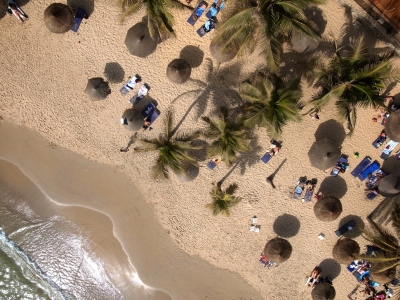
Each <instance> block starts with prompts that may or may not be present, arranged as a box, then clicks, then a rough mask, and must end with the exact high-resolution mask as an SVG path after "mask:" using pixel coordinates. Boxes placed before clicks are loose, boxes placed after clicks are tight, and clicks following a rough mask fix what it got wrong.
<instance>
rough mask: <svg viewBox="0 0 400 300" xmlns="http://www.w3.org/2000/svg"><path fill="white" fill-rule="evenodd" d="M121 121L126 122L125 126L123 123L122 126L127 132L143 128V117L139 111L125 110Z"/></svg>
mask: <svg viewBox="0 0 400 300" xmlns="http://www.w3.org/2000/svg"><path fill="white" fill-rule="evenodd" d="M122 119H124V120H126V123H127V124H126V123H124V124H123V125H124V127H125V129H126V130H129V131H138V130H139V129H141V128H142V127H143V124H144V117H143V116H142V114H141V113H140V111H138V110H136V109H134V108H129V109H127V110H125V112H124V114H123V115H122Z"/></svg>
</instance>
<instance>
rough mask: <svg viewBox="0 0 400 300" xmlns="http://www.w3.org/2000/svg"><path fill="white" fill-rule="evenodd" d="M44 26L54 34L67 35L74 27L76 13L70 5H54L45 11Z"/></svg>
mask: <svg viewBox="0 0 400 300" xmlns="http://www.w3.org/2000/svg"><path fill="white" fill-rule="evenodd" d="M44 24H45V25H46V27H47V28H48V29H49V30H50V31H51V32H53V33H65V32H67V31H68V30H70V29H71V28H72V25H74V13H73V12H72V9H71V8H70V7H69V6H68V5H65V4H62V3H52V4H50V5H49V6H48V7H47V8H46V9H45V11H44Z"/></svg>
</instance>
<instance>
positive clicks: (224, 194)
mask: <svg viewBox="0 0 400 300" xmlns="http://www.w3.org/2000/svg"><path fill="white" fill-rule="evenodd" d="M237 189H238V185H237V184H236V183H233V184H231V185H230V186H228V188H226V189H225V190H224V191H223V190H222V189H221V186H220V185H219V184H214V183H213V188H212V190H211V192H210V195H211V198H212V202H211V203H209V204H207V205H206V207H207V208H209V209H211V210H212V212H213V215H214V216H216V215H218V214H222V215H225V216H227V217H229V216H230V214H231V208H232V207H233V206H235V205H236V204H238V203H239V202H240V201H242V198H240V197H235V196H233V194H234V193H235V192H236V190H237Z"/></svg>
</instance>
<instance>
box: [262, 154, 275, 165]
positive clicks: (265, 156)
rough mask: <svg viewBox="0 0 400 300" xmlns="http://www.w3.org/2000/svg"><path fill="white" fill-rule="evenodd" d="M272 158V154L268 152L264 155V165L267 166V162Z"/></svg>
mask: <svg viewBox="0 0 400 300" xmlns="http://www.w3.org/2000/svg"><path fill="white" fill-rule="evenodd" d="M271 158H272V155H271V153H269V152H267V153H265V154H264V155H263V157H261V160H262V162H263V163H264V164H266V163H267V162H269V161H270V160H271Z"/></svg>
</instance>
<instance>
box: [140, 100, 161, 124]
mask: <svg viewBox="0 0 400 300" xmlns="http://www.w3.org/2000/svg"><path fill="white" fill-rule="evenodd" d="M141 114H142V116H143V117H144V119H145V120H147V121H148V122H150V124H148V125H147V126H143V129H147V128H151V127H150V126H151V124H153V123H154V121H155V120H156V119H157V118H158V116H159V115H160V114H159V113H158V112H157V109H156V106H155V105H154V104H153V103H149V104H148V105H147V106H146V107H145V108H143V109H142V111H141Z"/></svg>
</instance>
